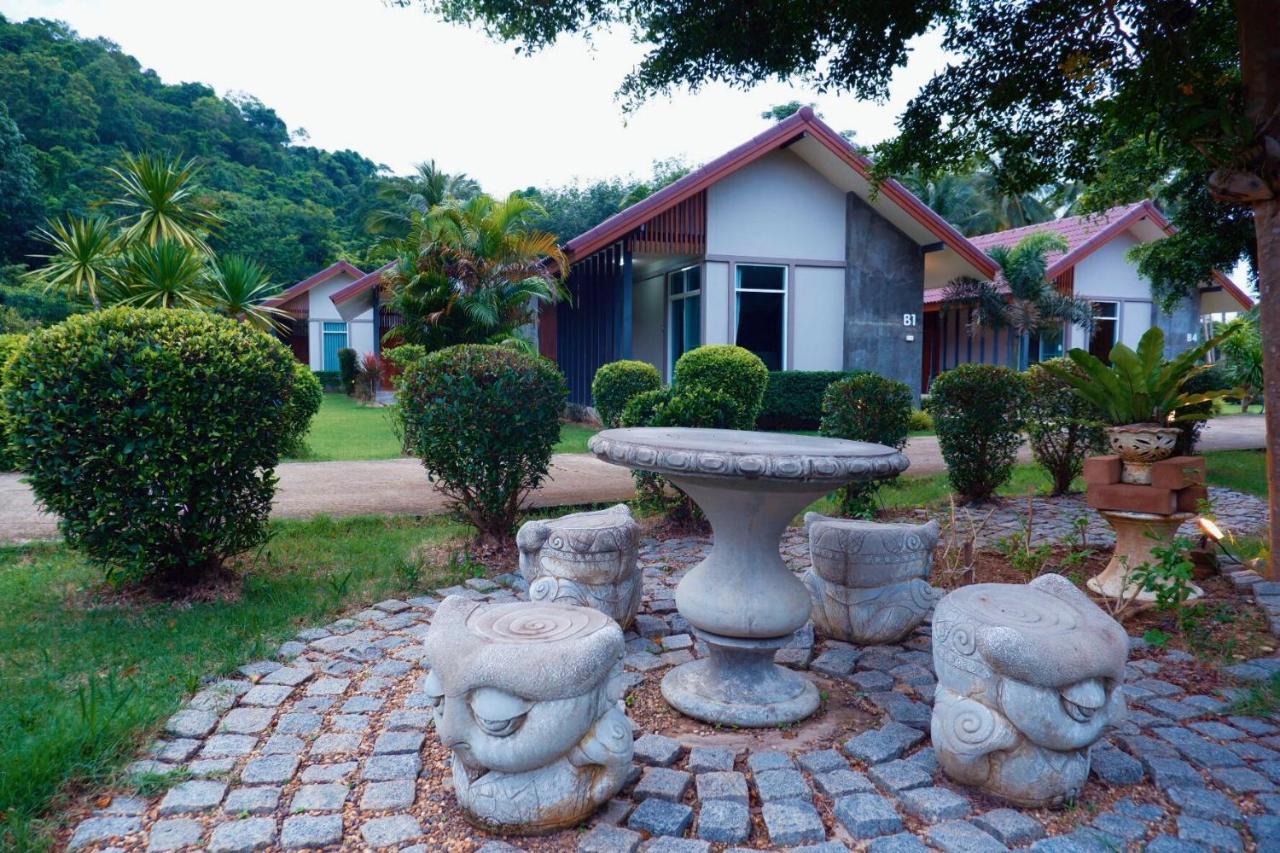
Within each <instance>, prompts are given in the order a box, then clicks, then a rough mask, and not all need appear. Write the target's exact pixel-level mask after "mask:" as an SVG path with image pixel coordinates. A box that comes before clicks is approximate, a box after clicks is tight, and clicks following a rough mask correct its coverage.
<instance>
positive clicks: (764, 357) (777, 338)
mask: <svg viewBox="0 0 1280 853" xmlns="http://www.w3.org/2000/svg"><path fill="white" fill-rule="evenodd" d="M739 269H741V267H739ZM737 305H738V332H737V335H736V336H735V340H734V343H736V344H737V345H738V346H740V347H745V348H746V349H749V350H751V351H752V352H753V353H755V354H756V355H758V356H760V360H761V361H763V362H764V364H765V367H767V368H769V369H770V370H781V369H782V319H783V318H782V294H781V293H739V294H738V299H737Z"/></svg>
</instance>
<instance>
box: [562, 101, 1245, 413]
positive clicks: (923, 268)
mask: <svg viewBox="0 0 1280 853" xmlns="http://www.w3.org/2000/svg"><path fill="white" fill-rule="evenodd" d="M870 171H871V168H870V162H869V161H868V160H867V159H866V158H865V157H863V156H862V155H860V154H859V153H858V152H857V151H856V150H855V149H854V148H853V147H852V146H851V145H850V144H849V143H848V142H847V141H846V140H845V139H843V138H842V137H841V136H840V135H839V134H838V133H836V132H835V131H834V130H832V129H831V128H830V127H828V126H827V125H826V124H825V123H823V122H822V121H821V120H820V119H818V118H817V117H816V116H815V115H814V113H813V111H812V110H811V109H808V108H806V109H802V110H800V111H799V112H797V113H795V114H794V115H792V116H790V117H788V118H786V119H784V120H783V121H781V122H779V123H778V124H776V125H774V126H773V127H771V128H769V129H768V130H766V131H765V132H764V133H762V134H760V135H759V136H757V137H755V138H754V139H751V140H750V141H748V142H746V143H744V144H743V145H740V146H738V147H737V148H735V149H733V150H732V151H730V152H728V153H727V154H725V155H723V156H721V157H719V158H717V159H715V160H713V161H711V162H710V163H708V164H707V165H705V166H703V167H702V168H700V169H698V170H696V171H694V172H692V173H691V174H689V175H687V176H685V177H684V178H682V179H680V180H679V181H676V182H675V183H673V184H671V185H670V186H668V187H666V188H664V189H662V190H661V191H659V192H658V193H655V194H654V195H652V196H650V197H649V198H647V199H645V200H643V201H641V202H638V203H637V204H634V205H632V206H631V207H628V208H627V209H625V210H623V211H622V212H620V213H618V214H616V215H614V216H612V217H610V218H609V219H607V220H605V221H604V222H602V223H601V224H599V225H597V226H596V227H594V228H592V229H591V230H589V231H587V232H585V233H584V234H581V235H579V236H577V237H575V238H573V239H572V240H570V241H569V242H568V243H567V244H566V246H565V250H566V253H567V255H568V258H569V262H570V269H569V276H568V289H569V291H570V293H571V294H572V300H571V301H567V302H563V303H561V304H559V305H557V306H556V307H555V308H554V310H549V311H545V312H544V313H543V315H542V317H541V318H540V321H539V334H538V343H539V350H540V351H541V352H542V354H543V355H545V356H547V357H549V358H552V359H554V360H555V361H556V362H557V363H558V364H559V365H560V368H561V369H562V370H563V371H564V373H565V376H566V377H567V379H568V382H569V388H570V397H571V399H572V400H573V401H574V402H577V403H582V404H589V403H590V388H591V380H592V377H593V376H594V375H595V371H596V369H597V368H598V367H600V365H602V364H604V363H606V362H609V361H614V360H616V359H621V358H634V359H640V360H642V361H647V362H650V363H651V364H653V365H655V366H657V367H658V369H659V370H660V371H661V372H662V373H663V374H664V375H665V376H667V377H668V378H669V377H670V375H671V370H672V366H673V365H674V363H675V361H676V359H678V358H679V357H680V355H681V354H682V353H684V352H685V351H687V350H689V349H692V348H693V347H696V346H699V345H701V344H712V343H736V344H738V345H740V346H744V347H746V348H747V349H750V350H752V351H753V352H755V353H756V354H757V355H759V356H760V358H761V359H762V360H763V361H764V362H765V364H766V365H767V366H768V367H769V369H770V370H852V369H865V370H873V371H875V372H877V373H880V374H882V375H885V376H889V377H892V378H894V379H898V380H900V381H902V382H905V383H907V384H908V385H909V386H911V387H912V388H913V389H914V390H916V391H917V392H919V391H921V390H927V389H928V385H929V382H930V381H931V380H932V378H933V377H934V376H935V375H937V373H938V372H939V371H941V370H944V369H947V368H949V367H952V366H954V365H955V364H957V363H959V362H962V361H986V362H993V363H1001V364H1010V363H1014V362H1018V363H1019V366H1022V365H1025V363H1027V362H1028V361H1029V360H1032V357H1031V356H1032V354H1033V353H1034V359H1035V360H1038V359H1039V358H1041V357H1048V356H1051V355H1055V354H1058V353H1059V352H1061V351H1062V349H1063V348H1064V347H1070V346H1077V345H1080V344H1082V343H1087V344H1088V345H1089V346H1090V348H1093V349H1096V350H1104V349H1105V350H1109V349H1110V345H1111V343H1112V342H1114V341H1115V340H1123V341H1126V342H1133V341H1136V340H1137V338H1138V337H1140V336H1141V334H1142V332H1143V331H1145V330H1146V329H1147V328H1148V327H1150V326H1151V325H1152V324H1159V325H1161V326H1163V327H1165V328H1166V331H1167V332H1169V346H1170V349H1171V351H1174V350H1179V349H1183V348H1186V347H1187V346H1188V345H1189V344H1190V343H1191V342H1192V341H1193V340H1195V336H1196V335H1197V334H1198V332H1199V328H1200V316H1201V314H1204V313H1216V312H1230V311H1238V310H1243V309H1245V308H1247V307H1249V306H1250V305H1251V304H1252V301H1251V300H1250V299H1249V297H1248V296H1247V295H1245V294H1244V293H1243V292H1241V291H1240V290H1239V288H1237V287H1236V286H1235V285H1234V284H1233V283H1231V281H1230V280H1229V279H1227V278H1226V277H1225V276H1221V275H1218V274H1215V275H1214V277H1213V279H1212V281H1210V282H1209V283H1207V284H1206V285H1205V287H1203V288H1202V289H1201V291H1200V293H1199V294H1197V295H1196V296H1194V297H1192V298H1190V299H1188V300H1187V302H1186V303H1185V304H1184V305H1183V306H1180V307H1179V309H1178V310H1177V311H1175V312H1174V313H1173V314H1172V315H1166V314H1164V313H1163V312H1161V311H1160V310H1159V309H1158V307H1157V306H1156V305H1155V304H1154V303H1153V301H1152V298H1151V293H1150V287H1149V286H1148V285H1147V283H1146V282H1145V281H1143V280H1142V279H1141V277H1140V276H1139V275H1138V274H1137V271H1136V269H1135V268H1134V267H1133V265H1132V264H1131V263H1129V261H1128V260H1127V259H1126V258H1125V251H1126V250H1127V249H1128V248H1129V247H1130V246H1132V245H1135V244H1136V243H1137V242H1139V241H1146V240H1153V239H1158V238H1159V237H1161V236H1163V235H1164V234H1167V233H1169V231H1170V227H1171V226H1170V225H1169V223H1168V222H1167V220H1165V219H1164V217H1163V216H1161V214H1160V212H1159V211H1158V210H1156V208H1155V207H1154V206H1153V205H1151V204H1150V203H1149V202H1144V203H1142V204H1138V205H1132V206H1129V207H1125V208H1117V209H1115V210H1112V211H1109V212H1108V213H1107V214H1105V215H1103V216H1101V217H1095V218H1090V219H1085V218H1081V217H1074V218H1072V219H1064V220H1061V221H1059V222H1053V223H1046V224H1045V225H1043V226H1032V228H1030V229H1017V230H1015V231H1007V232H1002V233H999V234H991V235H986V236H984V237H979V238H972V239H967V238H965V237H964V236H963V235H961V234H960V232H958V231H957V230H956V229H955V228H953V227H952V226H951V225H949V224H948V223H947V222H945V221H944V220H943V219H942V218H941V217H940V216H938V214H936V213H935V212H934V211H932V210H930V209H929V208H928V207H926V206H925V205H924V204H923V203H922V202H921V201H920V200H919V199H917V198H916V197H915V196H914V195H912V194H911V193H910V192H909V191H908V190H907V189H906V188H905V187H903V186H902V185H901V184H899V183H897V182H896V181H892V180H890V181H886V182H884V183H883V184H882V185H881V187H880V189H879V192H874V191H873V188H872V185H871V182H870ZM1039 228H1048V229H1052V230H1054V231H1057V232H1058V233H1061V234H1063V236H1064V237H1066V238H1067V241H1068V244H1069V250H1068V251H1067V252H1066V253H1064V254H1062V255H1061V256H1059V257H1056V258H1054V259H1053V260H1052V267H1051V269H1050V275H1051V276H1052V277H1053V278H1054V279H1055V280H1057V282H1058V283H1059V286H1061V287H1063V288H1065V289H1067V290H1068V291H1069V292H1075V293H1079V294H1081V295H1083V296H1087V297H1089V298H1091V299H1093V300H1094V301H1095V302H1096V303H1097V307H1098V314H1099V317H1100V318H1101V319H1100V320H1099V322H1098V323H1097V326H1096V331H1095V334H1094V337H1093V338H1092V339H1090V340H1086V336H1085V335H1084V332H1083V330H1081V329H1064V331H1063V334H1062V335H1061V336H1056V337H1053V336H1043V337H1044V338H1045V339H1044V340H1035V341H1027V342H1016V341H1015V342H1013V343H1012V344H1011V343H1010V341H1009V340H1008V333H1007V332H1001V333H999V334H998V335H997V334H994V333H992V332H990V331H987V332H984V333H983V334H981V335H978V334H975V335H973V336H971V335H970V334H969V329H968V323H967V322H966V318H965V316H964V313H965V312H963V311H958V310H947V309H946V307H945V306H944V305H943V300H942V294H943V292H944V290H945V287H946V284H947V282H949V281H950V280H951V279H953V278H956V277H957V276H962V275H963V276H972V277H977V278H983V279H986V280H989V281H994V280H996V279H997V273H998V268H997V265H996V263H995V262H994V261H993V260H992V259H991V258H990V257H989V256H988V255H987V253H986V249H989V248H991V247H992V246H995V245H1001V244H1006V243H1011V242H1016V240H1017V239H1019V237H1021V236H1025V234H1026V233H1029V231H1031V230H1036V229H1039Z"/></svg>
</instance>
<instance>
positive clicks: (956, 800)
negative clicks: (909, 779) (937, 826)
mask: <svg viewBox="0 0 1280 853" xmlns="http://www.w3.org/2000/svg"><path fill="white" fill-rule="evenodd" d="M898 802H899V803H901V804H902V808H903V809H905V810H906V811H907V812H908V813H909V814H913V815H915V816H916V817H919V818H922V819H924V820H926V821H928V822H929V823H937V822H939V821H944V820H958V819H960V818H963V817H967V816H968V814H969V812H970V811H972V810H973V806H972V805H971V804H970V803H969V800H968V799H966V798H965V797H962V796H960V795H959V794H957V793H956V792H955V791H952V790H950V789H948V788H938V787H930V788H913V789H911V790H908V791H903V792H902V793H901V794H900V795H899V797H898Z"/></svg>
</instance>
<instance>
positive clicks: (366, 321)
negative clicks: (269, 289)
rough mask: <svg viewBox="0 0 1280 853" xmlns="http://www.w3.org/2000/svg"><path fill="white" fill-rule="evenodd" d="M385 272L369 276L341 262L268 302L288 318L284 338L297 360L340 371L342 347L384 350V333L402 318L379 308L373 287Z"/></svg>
mask: <svg viewBox="0 0 1280 853" xmlns="http://www.w3.org/2000/svg"><path fill="white" fill-rule="evenodd" d="M386 269H387V267H380V268H379V269H376V270H374V271H373V272H370V273H366V272H364V271H362V270H361V269H359V268H358V267H356V266H353V265H352V264H349V263H347V262H346V261H337V262H336V263H333V264H330V265H329V266H327V267H325V268H324V269H322V270H320V271H319V272H318V273H315V274H314V275H312V276H309V277H307V278H305V279H303V280H302V281H300V282H298V283H297V284H295V285H293V286H292V287H290V288H289V289H287V290H285V291H284V292H283V293H281V294H280V295H279V296H276V297H274V298H273V299H270V300H268V302H267V304H268V305H270V306H272V307H275V308H279V309H280V310H282V311H284V313H285V315H286V323H285V329H284V330H283V331H282V333H281V336H282V337H283V338H284V339H285V340H286V341H287V342H288V343H289V346H290V348H291V349H292V350H293V354H294V357H295V358H297V359H298V360H299V361H302V362H305V363H306V364H309V365H310V366H311V369H312V370H316V371H336V370H337V369H338V350H340V349H343V348H350V349H353V350H355V351H356V352H357V353H360V354H364V353H367V352H380V351H381V349H382V348H381V345H380V342H381V340H382V334H383V332H385V331H386V330H387V329H389V328H392V327H394V326H395V325H396V323H397V322H398V319H399V318H398V317H396V316H395V315H394V314H393V313H392V312H390V311H389V310H388V309H387V307H386V306H385V305H382V304H380V302H379V296H380V292H379V291H380V288H378V287H375V286H374V285H376V284H377V283H378V282H379V281H380V280H381V278H382V273H383V271H385V270H386Z"/></svg>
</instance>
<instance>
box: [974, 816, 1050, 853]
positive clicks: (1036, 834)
mask: <svg viewBox="0 0 1280 853" xmlns="http://www.w3.org/2000/svg"><path fill="white" fill-rule="evenodd" d="M970 822H971V823H972V824H973V825H974V826H976V827H978V828H979V829H981V830H982V831H983V832H985V833H987V834H988V835H990V836H991V837H992V838H994V839H995V840H997V841H999V842H1000V843H1001V844H1005V845H1008V846H1009V847H1017V846H1020V845H1023V844H1030V843H1031V842H1032V841H1037V840H1039V839H1041V838H1044V826H1043V825H1041V823H1040V821H1038V820H1036V819H1035V818H1033V817H1030V816H1029V815H1025V814H1023V813H1022V812H1020V811H1018V810H1017V809H995V810H994V811H989V812H987V813H986V814H980V815H978V816H977V817H974V818H973V819H972V820H971V821H970Z"/></svg>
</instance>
